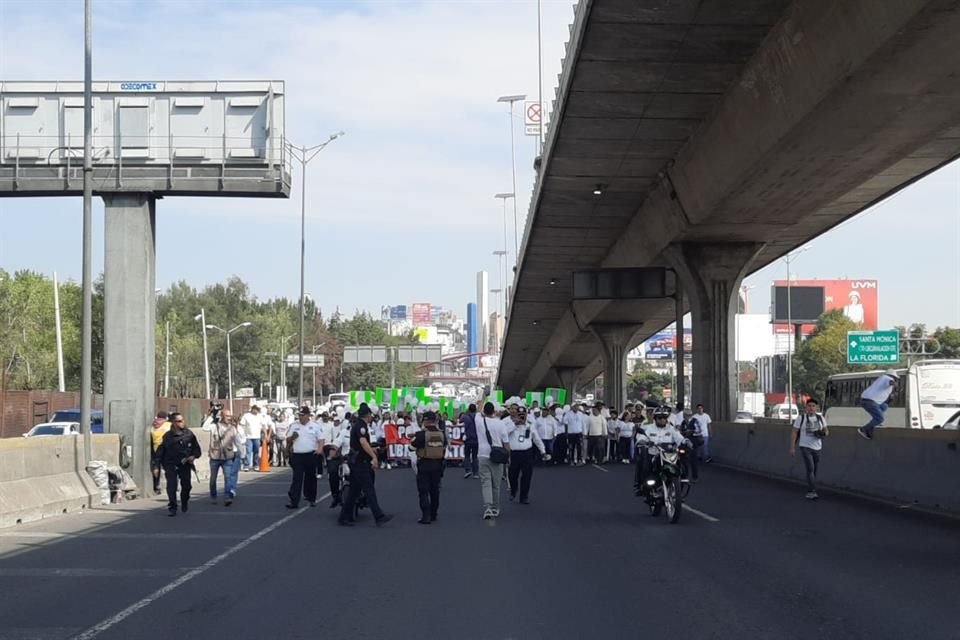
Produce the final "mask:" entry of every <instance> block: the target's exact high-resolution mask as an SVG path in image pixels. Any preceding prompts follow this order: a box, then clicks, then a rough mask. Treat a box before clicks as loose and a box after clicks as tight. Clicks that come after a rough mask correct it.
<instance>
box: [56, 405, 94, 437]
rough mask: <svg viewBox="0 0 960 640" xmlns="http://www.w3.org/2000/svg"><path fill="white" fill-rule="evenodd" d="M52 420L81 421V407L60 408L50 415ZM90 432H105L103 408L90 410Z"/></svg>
mask: <svg viewBox="0 0 960 640" xmlns="http://www.w3.org/2000/svg"><path fill="white" fill-rule="evenodd" d="M50 422H76V423H79V422H80V409H60V411H54V412H53V415H52V416H50ZM90 433H103V409H91V410H90Z"/></svg>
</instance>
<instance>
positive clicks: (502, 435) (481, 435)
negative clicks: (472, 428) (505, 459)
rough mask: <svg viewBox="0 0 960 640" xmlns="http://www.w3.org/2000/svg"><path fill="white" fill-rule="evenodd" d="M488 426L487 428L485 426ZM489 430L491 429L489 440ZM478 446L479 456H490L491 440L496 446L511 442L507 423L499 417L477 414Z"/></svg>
mask: <svg viewBox="0 0 960 640" xmlns="http://www.w3.org/2000/svg"><path fill="white" fill-rule="evenodd" d="M484 427H486V428H484ZM487 430H489V431H490V440H489V441H488V440H487ZM477 440H478V441H479V446H478V447H477V457H478V458H489V457H490V445H491V442H492V444H493V446H494V447H502V446H503V445H505V444H509V443H510V434H509V432H508V431H507V425H506V424H504V422H503V420H501V419H500V418H497V417H488V416H479V415H478V416H477Z"/></svg>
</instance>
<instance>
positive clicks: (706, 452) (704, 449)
mask: <svg viewBox="0 0 960 640" xmlns="http://www.w3.org/2000/svg"><path fill="white" fill-rule="evenodd" d="M693 417H694V418H696V419H697V422H699V423H700V433H701V434H702V435H703V445H702V446H701V447H700V451H699V453H700V460H702V461H703V463H704V464H706V463H709V462H710V460H711V458H710V423H711V422H713V418H711V417H710V414H709V413H707V412H706V411H704V410H703V405H702V404H698V405H697V412H696V413H694V414H693Z"/></svg>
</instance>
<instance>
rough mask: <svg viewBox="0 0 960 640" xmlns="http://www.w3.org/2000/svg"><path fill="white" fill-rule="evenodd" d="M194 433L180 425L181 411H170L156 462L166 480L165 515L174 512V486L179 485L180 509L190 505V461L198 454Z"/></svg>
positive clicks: (175, 508) (191, 468) (191, 486)
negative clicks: (160, 466) (166, 429)
mask: <svg viewBox="0 0 960 640" xmlns="http://www.w3.org/2000/svg"><path fill="white" fill-rule="evenodd" d="M202 453H203V452H202V451H201V450H200V443H199V442H197V436H195V435H193V432H192V431H190V429H187V427H186V426H185V424H184V421H183V414H180V413H172V414H170V430H169V431H167V433H166V434H164V436H163V440H161V441H160V452H159V456H160V464H161V465H162V467H163V472H164V475H165V476H166V479H167V515H169V516H171V517H173V516H175V515H177V485H178V484H179V485H180V486H179V488H180V510H181V511H183V512H184V513H186V512H187V511H188V510H189V508H190V490H191V489H192V488H193V484H192V482H191V478H190V474H191V473H192V472H193V470H194V467H193V462H194V461H195V460H196V459H197V458H199V457H200V456H201V455H202Z"/></svg>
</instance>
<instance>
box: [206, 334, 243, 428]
mask: <svg viewBox="0 0 960 640" xmlns="http://www.w3.org/2000/svg"><path fill="white" fill-rule="evenodd" d="M252 324H253V323H252V322H241V323H240V324H238V325H237V326H235V327H234V328H233V329H230V330H229V331H227V330H226V329H221V328H220V327H218V326H217V325H215V324H208V325H207V329H215V330H217V331H219V332H220V333H223V334H225V335H226V336H227V393H228V394H229V395H230V412H231V413H233V358H232V356H233V354H232V353H231V352H230V336H231V335H232V334H233V332H234V331H237V330H238V329H243V328H244V327H249V326H250V325H252Z"/></svg>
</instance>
